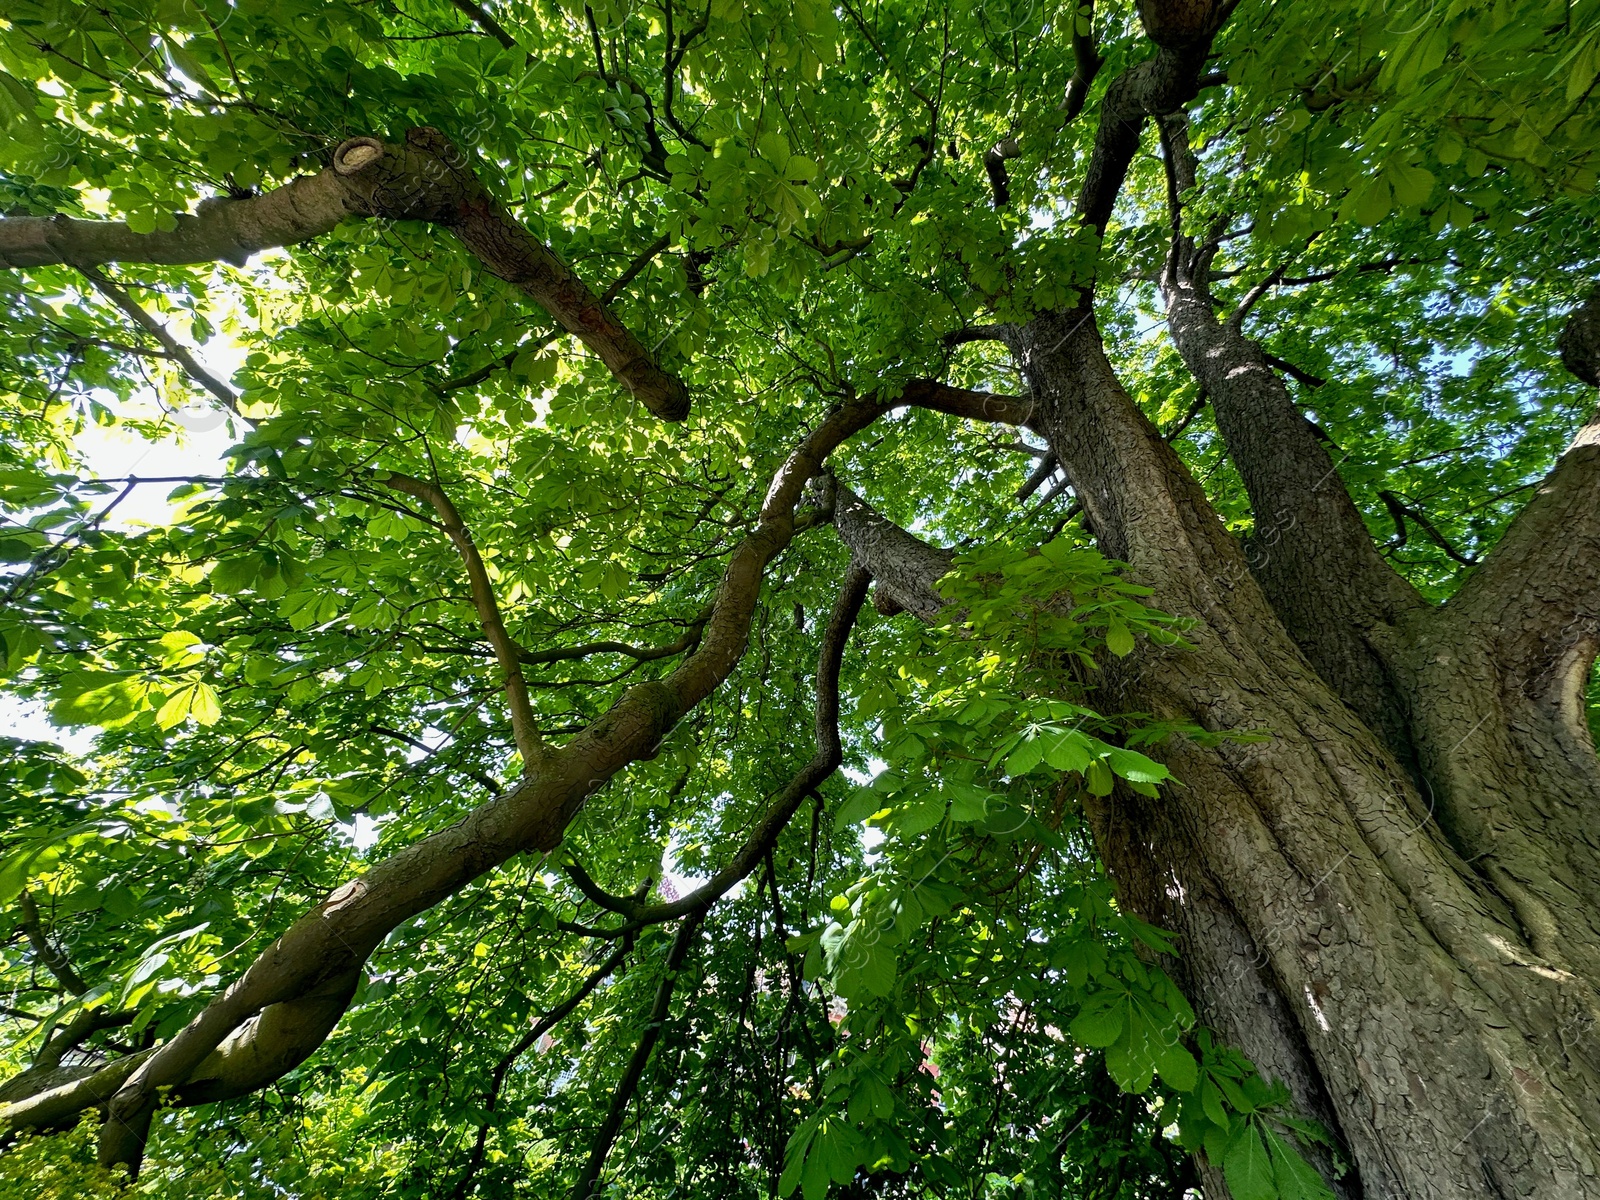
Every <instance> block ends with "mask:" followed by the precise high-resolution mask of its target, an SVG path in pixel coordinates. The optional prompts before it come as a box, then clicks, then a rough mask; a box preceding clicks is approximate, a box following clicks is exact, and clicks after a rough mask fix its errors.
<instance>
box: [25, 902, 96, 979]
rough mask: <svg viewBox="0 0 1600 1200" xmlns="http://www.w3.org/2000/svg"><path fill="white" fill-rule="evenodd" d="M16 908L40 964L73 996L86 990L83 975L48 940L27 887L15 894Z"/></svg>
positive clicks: (37, 908) (37, 909)
mask: <svg viewBox="0 0 1600 1200" xmlns="http://www.w3.org/2000/svg"><path fill="white" fill-rule="evenodd" d="M17 908H18V909H19V910H20V911H21V918H20V919H19V920H18V922H17V923H18V924H19V925H21V926H22V932H23V933H25V934H27V935H28V943H29V944H30V945H31V946H32V947H33V952H34V954H35V955H37V956H38V958H39V963H40V965H41V966H43V967H44V969H45V970H46V971H49V972H50V974H52V975H54V976H55V978H56V981H57V982H58V983H60V984H61V986H62V987H64V988H66V989H67V991H69V992H71V993H72V994H73V995H74V996H81V995H83V994H84V993H85V992H87V991H88V990H89V985H88V984H87V983H85V982H84V981H83V976H81V975H79V974H78V972H77V971H75V970H74V969H73V966H72V962H71V960H69V959H68V958H67V956H66V955H65V954H63V953H62V952H61V951H60V950H57V949H56V947H55V945H54V943H52V942H51V941H50V937H49V935H48V934H47V933H46V932H45V928H44V922H43V921H41V920H40V919H39V905H38V903H37V902H36V901H35V900H34V898H33V893H32V892H30V891H29V890H28V889H27V888H23V889H22V891H21V892H20V893H19V894H18V895H17Z"/></svg>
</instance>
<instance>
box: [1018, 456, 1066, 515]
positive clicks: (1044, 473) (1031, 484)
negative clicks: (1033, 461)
mask: <svg viewBox="0 0 1600 1200" xmlns="http://www.w3.org/2000/svg"><path fill="white" fill-rule="evenodd" d="M1060 466H1061V464H1060V462H1058V461H1057V460H1056V456H1055V455H1054V454H1046V455H1045V456H1044V457H1043V458H1041V459H1040V460H1039V465H1038V466H1036V467H1034V468H1033V474H1032V475H1029V476H1028V478H1027V479H1026V480H1025V481H1024V482H1023V485H1022V486H1021V487H1020V488H1018V489H1017V502H1018V503H1019V504H1020V503H1021V502H1022V501H1024V500H1026V499H1027V498H1028V497H1029V496H1031V495H1033V494H1034V493H1035V492H1037V491H1038V490H1039V489H1040V488H1041V487H1043V486H1044V485H1045V481H1046V480H1048V479H1049V478H1050V477H1051V476H1052V475H1054V474H1055V473H1056V471H1057V470H1058V469H1059V468H1060Z"/></svg>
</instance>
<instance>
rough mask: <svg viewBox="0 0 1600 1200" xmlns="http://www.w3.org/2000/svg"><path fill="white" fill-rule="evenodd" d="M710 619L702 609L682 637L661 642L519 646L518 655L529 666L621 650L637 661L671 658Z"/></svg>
mask: <svg viewBox="0 0 1600 1200" xmlns="http://www.w3.org/2000/svg"><path fill="white" fill-rule="evenodd" d="M710 619H711V613H710V610H707V611H706V612H703V613H701V614H700V615H699V616H698V617H696V618H695V619H694V620H693V621H691V622H690V623H689V628H688V629H686V630H685V631H684V633H683V636H682V637H680V638H678V639H677V640H676V641H672V642H667V643H665V644H664V645H660V646H634V645H630V644H629V643H627V642H588V643H585V644H584V645H582V646H566V647H562V648H560V649H556V650H527V649H524V648H522V647H520V646H519V647H518V648H517V657H518V658H519V659H521V660H522V661H523V662H525V663H527V664H529V665H530V666H534V665H540V664H543V663H553V662H566V661H568V660H570V659H575V658H587V657H588V656H589V655H591V654H624V655H627V656H628V657H629V658H632V659H635V660H637V661H638V662H654V661H655V660H656V659H658V658H671V657H672V656H673V655H674V654H682V653H683V652H684V651H685V650H690V649H693V648H694V646H695V645H697V644H698V643H699V641H700V637H701V634H702V633H703V632H704V630H705V627H706V622H707V621H709V620H710Z"/></svg>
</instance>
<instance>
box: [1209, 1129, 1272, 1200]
mask: <svg viewBox="0 0 1600 1200" xmlns="http://www.w3.org/2000/svg"><path fill="white" fill-rule="evenodd" d="M1222 1173H1223V1177H1224V1178H1225V1179H1226V1180H1227V1181H1228V1190H1229V1191H1230V1192H1232V1193H1233V1195H1234V1200H1275V1197H1276V1196H1277V1195H1278V1184H1277V1179H1276V1177H1275V1176H1274V1175H1273V1171H1272V1162H1271V1160H1270V1159H1269V1158H1268V1157H1267V1148H1266V1146H1265V1145H1263V1144H1262V1141H1261V1134H1260V1131H1259V1130H1257V1128H1256V1124H1255V1122H1254V1121H1246V1122H1244V1123H1242V1124H1241V1125H1240V1126H1239V1129H1238V1131H1237V1132H1236V1133H1235V1134H1234V1136H1233V1140H1232V1141H1230V1142H1229V1143H1228V1148H1227V1150H1226V1151H1224V1152H1223V1156H1222Z"/></svg>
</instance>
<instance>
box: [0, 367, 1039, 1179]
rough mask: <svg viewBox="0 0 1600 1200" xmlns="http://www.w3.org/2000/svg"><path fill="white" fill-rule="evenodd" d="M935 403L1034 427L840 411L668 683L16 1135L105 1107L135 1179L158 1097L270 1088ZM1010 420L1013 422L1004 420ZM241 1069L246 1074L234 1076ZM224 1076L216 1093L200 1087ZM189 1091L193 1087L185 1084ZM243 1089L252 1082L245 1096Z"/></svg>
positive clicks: (708, 679) (679, 701)
mask: <svg viewBox="0 0 1600 1200" xmlns="http://www.w3.org/2000/svg"><path fill="white" fill-rule="evenodd" d="M917 395H926V396H928V398H929V400H930V406H941V407H942V406H946V405H947V406H948V407H947V408H946V411H949V410H950V409H952V408H958V409H963V410H970V415H974V416H980V417H987V419H990V420H1005V419H1007V418H1010V419H1014V420H1021V419H1026V417H1027V415H1028V409H1027V406H1025V405H1021V404H1020V403H1019V402H1016V401H1011V400H1007V399H1006V398H1004V397H985V396H983V394H982V393H964V392H960V391H959V390H956V389H941V388H940V387H939V386H938V385H913V386H910V387H908V388H906V389H905V392H904V394H903V395H902V396H900V397H898V398H895V399H882V398H879V397H870V398H858V399H852V400H850V401H847V402H846V403H844V404H842V405H840V406H839V407H837V408H835V409H834V410H833V411H832V412H830V413H829V414H828V415H827V416H826V417H825V418H824V419H823V420H822V421H821V422H820V423H819V424H818V425H817V426H816V427H815V428H814V429H813V430H812V432H811V433H810V434H808V435H807V436H806V437H805V438H804V439H803V440H802V441H801V443H800V445H799V446H798V447H796V449H795V450H794V452H793V453H792V454H790V455H789V457H788V459H787V460H786V461H785V462H784V463H783V464H782V466H780V467H779V469H778V470H777V472H776V473H775V475H774V476H773V480H772V484H771V487H770V488H769V489H768V491H767V495H766V498H765V500H764V501H763V503H762V506H761V511H760V514H759V518H758V521H757V523H756V526H755V528H754V529H753V530H752V531H751V532H750V534H749V535H747V536H746V537H745V538H744V540H743V541H742V542H740V543H739V545H738V546H737V547H735V549H734V550H733V552H732V554H731V555H730V557H729V561H728V564H727V566H726V568H725V569H724V571H723V576H722V581H721V584H720V586H719V587H718V590H717V597H716V601H715V604H714V606H713V608H712V614H711V618H710V620H709V621H708V622H707V623H706V628H705V633H704V636H703V637H702V639H701V641H700V644H699V646H698V647H697V649H696V650H695V651H694V653H692V654H691V655H689V656H688V657H687V658H686V659H685V660H684V661H683V662H682V663H680V664H679V665H678V666H677V667H676V668H675V669H674V670H673V671H672V672H671V673H670V674H668V675H667V676H666V677H665V678H663V679H659V680H652V681H648V682H645V683H640V684H637V685H635V686H634V687H632V688H630V689H628V691H626V692H625V693H623V695H622V696H621V697H620V698H619V699H618V700H617V701H616V702H615V703H614V704H613V705H612V707H611V708H610V709H609V710H608V711H607V712H606V713H604V714H603V715H602V716H600V717H599V718H597V719H596V720H595V721H593V722H592V723H591V724H589V725H588V726H587V727H585V728H584V729H582V730H581V731H579V732H577V733H576V734H575V735H574V736H573V737H572V739H571V740H570V741H568V742H567V743H566V744H565V745H563V746H561V747H559V748H552V749H550V750H549V751H548V752H547V753H546V754H545V755H544V756H543V758H541V759H540V760H539V761H538V763H537V766H536V767H535V768H534V769H532V770H530V771H529V772H528V773H527V775H525V776H524V777H523V779H522V780H521V781H520V782H519V783H518V784H517V785H516V786H515V787H513V788H512V789H511V790H509V791H507V792H506V793H504V794H503V795H501V796H498V797H496V798H495V799H494V800H491V801H489V802H488V803H486V804H483V805H481V806H479V807H478V808H476V809H474V810H473V811H471V812H470V813H468V814H467V815H466V816H465V817H463V818H462V819H461V820H459V821H457V822H456V823H455V824H453V825H451V826H449V827H448V828H445V829H442V830H440V831H439V832H437V833H434V834H431V835H429V836H428V837H425V838H422V839H421V840H420V841H417V842H415V843H413V844H412V845H410V846H408V847H406V848H405V849H403V850H400V851H397V852H396V853H394V854H392V855H390V856H389V857H388V858H386V859H383V860H381V861H380V862H378V863H376V864H375V865H374V866H373V867H372V869H371V870H370V871H369V872H368V873H367V874H366V875H364V876H362V877H361V878H358V879H353V880H351V881H349V882H348V883H346V884H344V885H343V886H341V887H339V888H337V889H335V890H334V891H333V892H332V893H330V894H329V895H328V896H327V897H326V898H324V899H323V901H322V902H321V903H320V904H318V905H317V906H316V907H314V908H313V909H312V910H311V911H310V912H308V913H306V914H305V915H304V916H302V917H301V918H300V919H299V920H297V921H296V922H295V923H294V924H293V925H292V926H290V928H289V929H287V930H286V931H285V932H284V933H283V934H282V935H280V936H279V937H278V938H277V940H275V941H274V942H273V943H272V944H271V945H270V946H268V947H267V948H266V949H265V950H264V951H263V952H262V953H261V954H260V956H259V957H258V958H257V959H256V960H255V961H254V962H253V963H252V964H251V965H250V966H249V967H248V968H247V969H246V970H245V972H244V973H243V974H242V975H241V976H239V977H238V978H237V979H235V980H234V981H233V982H232V983H231V984H230V985H229V986H228V987H227V988H226V989H225V990H224V991H222V992H221V993H220V994H219V995H217V996H216V997H215V998H214V999H213V1000H212V1001H211V1003H210V1004H208V1005H207V1006H206V1007H205V1008H204V1009H203V1010H201V1012H200V1013H199V1014H198V1015H197V1016H196V1017H195V1018H194V1019H193V1020H192V1021H190V1023H189V1024H188V1025H186V1026H185V1027H184V1028H183V1029H181V1030H179V1031H178V1033H176V1034H175V1035H174V1036H173V1037H172V1038H171V1039H170V1040H169V1041H167V1042H165V1043H164V1044H162V1045H161V1046H160V1047H158V1048H157V1049H155V1050H154V1051H151V1052H148V1054H146V1055H140V1056H130V1057H128V1058H125V1059H119V1060H117V1061H116V1062H113V1063H110V1064H108V1065H106V1066H105V1067H103V1068H101V1069H100V1070H98V1071H96V1072H95V1073H94V1074H92V1075H89V1076H87V1077H85V1078H83V1079H81V1080H78V1081H76V1082H74V1083H73V1084H71V1085H69V1086H68V1087H66V1088H58V1089H55V1090H54V1091H51V1092H48V1093H45V1094H44V1095H41V1096H33V1097H30V1098H28V1099H27V1100H22V1101H18V1102H16V1103H13V1104H9V1105H6V1106H5V1107H4V1108H0V1120H3V1121H4V1122H5V1123H6V1124H8V1125H9V1126H10V1127H12V1128H32V1129H38V1128H50V1127H53V1126H55V1125H56V1124H58V1123H59V1122H61V1121H63V1120H69V1119H70V1118H71V1117H72V1116H73V1115H74V1114H76V1113H78V1112H81V1111H83V1110H84V1109H87V1108H91V1107H94V1106H96V1105H100V1104H106V1105H107V1120H106V1123H105V1124H104V1126H102V1129H101V1139H100V1158H101V1161H102V1163H104V1164H105V1165H107V1166H114V1165H117V1164H122V1165H125V1166H127V1167H128V1168H129V1169H130V1170H134V1171H136V1170H137V1167H138V1165H139V1162H140V1160H141V1158H142V1156H143V1149H144V1142H145V1138H146V1136H147V1134H148V1130H149V1124H150V1119H151V1116H152V1114H153V1112H154V1110H155V1106H156V1104H157V1102H158V1098H159V1097H160V1096H161V1095H162V1094H163V1091H164V1090H165V1089H173V1092H172V1094H173V1098H174V1100H175V1102H177V1103H180V1104H182V1103H199V1102H203V1101H204V1100H209V1099H215V1098H217V1093H218V1092H222V1093H224V1094H230V1095H237V1094H239V1089H240V1088H241V1087H245V1090H249V1087H262V1086H266V1085H267V1084H268V1083H270V1082H271V1081H272V1079H275V1078H277V1075H274V1074H271V1072H272V1071H274V1070H276V1071H278V1074H281V1073H282V1071H286V1070H288V1069H290V1068H291V1067H292V1066H294V1065H295V1064H296V1063H298V1062H300V1061H302V1060H303V1059H304V1058H305V1057H306V1056H307V1055H309V1054H310V1053H311V1052H312V1051H314V1050H315V1049H316V1047H317V1046H318V1045H319V1044H320V1043H321V1042H322V1040H323V1039H324V1038H325V1037H326V1036H327V1033H328V1031H329V1030H331V1029H332V1027H333V1025H334V1024H335V1023H336V1021H337V1019H338V1015H339V1013H340V1012H342V1011H343V1008H344V1006H345V1005H346V1004H348V1002H349V999H350V996H351V994H352V993H353V990H354V986H355V982H356V981H357V980H358V979H359V973H360V970H361V968H362V966H363V964H364V963H365V962H366V959H367V957H368V955H370V954H371V953H372V951H373V950H374V949H375V948H376V947H377V946H378V944H379V943H380V942H381V941H382V940H383V939H384V938H385V937H387V936H388V934H389V933H390V932H391V931H392V930H393V929H395V928H396V927H397V926H399V925H400V924H401V923H403V922H404V921H406V920H409V919H410V918H412V917H414V916H416V915H417V914H418V913H421V912H424V911H426V910H427V909H429V908H432V907H433V906H434V905H436V904H438V903H439V902H440V901H441V900H443V899H445V898H446V897H448V896H451V895H454V894H456V893H457V892H459V891H461V890H462V889H463V888H465V887H466V886H468V885H469V884H470V883H472V882H473V881H474V880H476V879H478V878H480V877H481V876H483V875H484V874H486V873H487V872H489V871H491V870H493V869H494V868H495V867H497V866H499V865H500V864H502V863H504V862H505V861H507V860H508V859H510V858H511V857H512V856H513V855H516V854H521V853H525V852H528V851H530V850H550V849H553V848H554V847H555V846H557V845H558V844H559V843H560V841H561V837H562V834H563V832H564V830H565V829H566V827H567V825H568V824H569V823H570V822H571V820H572V819H573V817H574V816H576V814H577V813H578V811H579V809H580V808H581V807H582V806H583V804H584V802H585V801H586V800H587V799H588V797H590V796H591V795H593V794H594V793H595V792H596V791H598V790H599V789H600V788H601V787H603V786H604V785H605V784H606V783H607V782H608V781H609V780H610V779H611V778H612V777H613V776H615V775H616V774H617V773H618V772H619V771H621V770H623V769H624V768H625V767H626V766H628V764H630V763H632V762H635V761H637V760H639V759H642V758H645V757H647V756H649V755H651V754H653V753H654V752H655V751H656V750H657V749H658V747H659V746H660V743H661V740H662V738H663V737H665V736H666V734H667V733H668V732H670V731H671V729H672V728H673V726H674V725H676V724H677V722H678V721H679V720H680V719H681V718H682V717H683V716H684V715H685V714H686V713H688V712H689V711H691V710H692V709H693V708H694V707H695V706H696V705H698V704H699V703H701V702H702V701H703V700H704V699H705V698H706V697H707V696H709V695H710V694H711V693H712V692H713V691H714V690H716V688H717V687H719V686H720V685H721V684H722V682H723V681H724V680H725V679H726V678H727V677H728V674H729V673H730V672H731V671H732V670H733V668H734V667H735V666H736V665H737V663H738V662H739V660H740V658H741V657H742V656H743V654H744V651H745V648H746V645H747V641H748V637H749V632H750V623H751V619H752V616H753V614H754V612H755V608H756V602H757V600H758V598H759V596H760V592H761V585H762V580H763V577H764V575H765V571H766V567H767V565H768V564H769V563H770V562H771V561H772V559H773V558H774V557H775V556H776V555H777V554H778V553H780V552H781V551H782V550H783V549H784V548H785V547H786V546H787V545H788V544H789V542H790V541H791V539H792V538H793V536H794V531H795V525H796V520H795V512H796V509H797V507H798V505H799V502H800V498H801V494H802V492H803V489H804V488H805V486H806V483H807V481H808V480H810V479H811V478H812V477H813V476H815V475H817V474H818V473H819V472H820V471H821V470H822V467H823V463H824V461H825V460H826V459H827V456H828V455H829V454H830V453H832V452H833V450H834V449H836V448H837V447H838V446H839V445H840V444H841V443H843V442H844V441H845V440H846V439H847V438H850V437H852V436H853V435H855V434H856V433H859V432H860V431H861V430H863V429H865V428H867V427H868V426H869V425H871V424H872V423H873V422H874V421H876V420H877V419H878V418H879V417H880V416H882V415H883V414H884V413H886V412H889V411H890V410H891V409H894V408H896V407H901V406H903V405H907V404H910V403H914V402H915V401H914V400H913V399H912V397H913V396H917ZM997 414H1004V416H1001V415H997ZM233 1064H238V1069H237V1070H235V1069H233ZM208 1080H215V1081H217V1082H216V1084H215V1085H214V1087H208V1086H207V1084H206V1081H208ZM191 1083H193V1084H194V1085H195V1087H194V1088H193V1089H192V1090H186V1085H189V1084H191ZM246 1085H249V1087H246Z"/></svg>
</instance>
